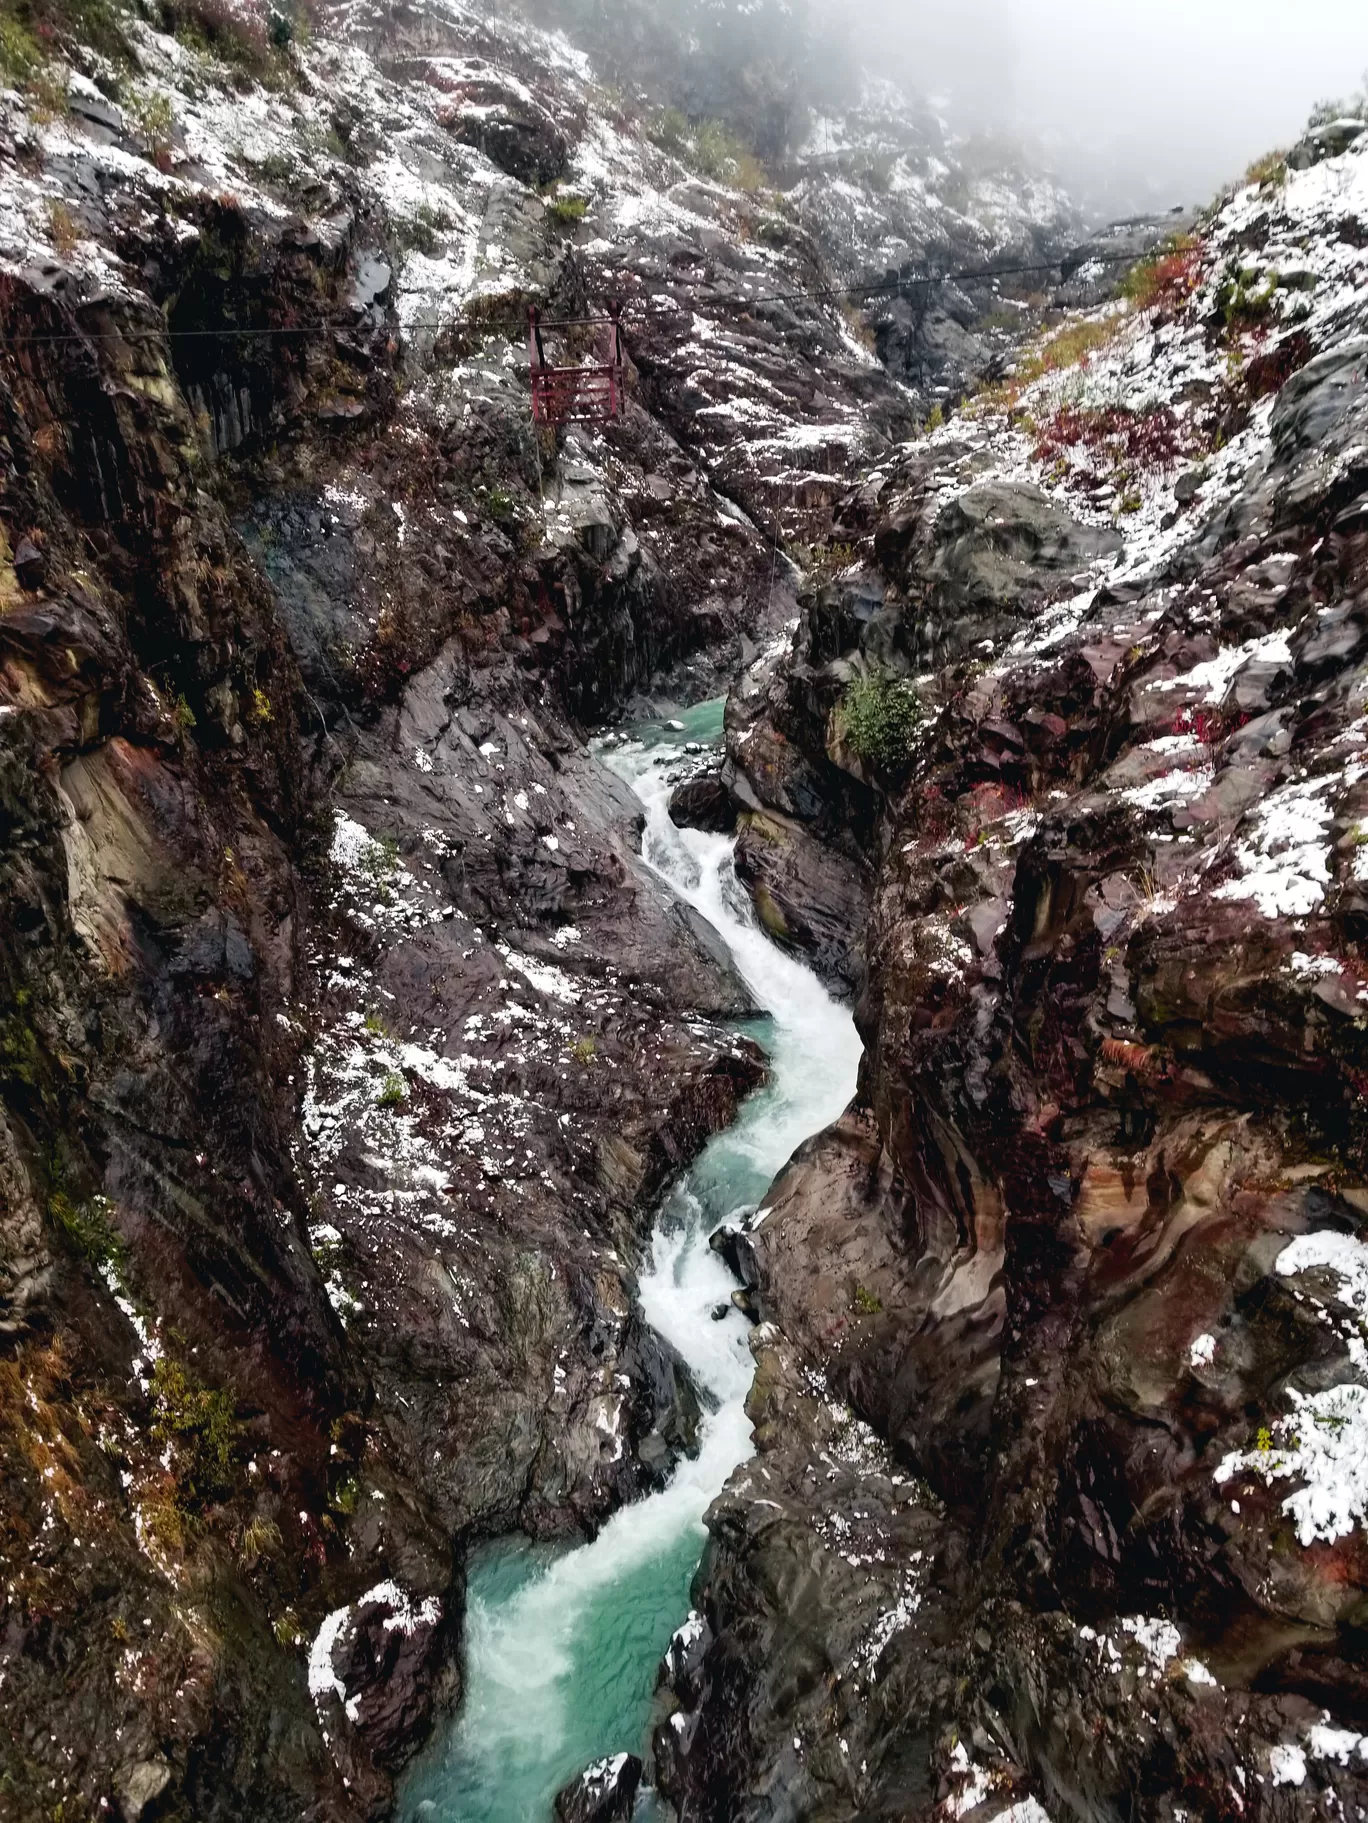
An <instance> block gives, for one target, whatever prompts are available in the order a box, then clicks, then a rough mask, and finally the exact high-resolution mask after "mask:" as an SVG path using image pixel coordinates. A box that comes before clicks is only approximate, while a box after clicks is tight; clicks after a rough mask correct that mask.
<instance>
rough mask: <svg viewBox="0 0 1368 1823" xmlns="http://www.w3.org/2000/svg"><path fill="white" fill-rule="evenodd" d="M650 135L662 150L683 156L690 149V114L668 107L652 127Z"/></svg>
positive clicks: (673, 155)
mask: <svg viewBox="0 0 1368 1823" xmlns="http://www.w3.org/2000/svg"><path fill="white" fill-rule="evenodd" d="M650 137H651V139H652V140H654V142H655V144H656V145H658V146H659V147H660V149H661V151H662V152H668V153H669V154H670V155H671V157H672V158H683V157H684V155H685V153H686V152H687V151H688V150H689V120H688V116H687V115H686V114H683V113H681V111H680V110H679V109H678V108H666V109H665V111H664V113H663V114H661V115H660V116H659V117H658V119H657V120H656V122H655V124H654V126H653V127H652V128H651V129H650Z"/></svg>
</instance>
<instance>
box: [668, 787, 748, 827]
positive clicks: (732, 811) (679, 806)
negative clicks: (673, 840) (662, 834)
mask: <svg viewBox="0 0 1368 1823" xmlns="http://www.w3.org/2000/svg"><path fill="white" fill-rule="evenodd" d="M670 821H671V822H672V823H674V824H676V825H677V826H678V827H679V828H680V829H703V830H706V831H707V832H708V833H709V834H710V835H721V836H729V835H731V833H732V831H733V830H734V829H735V828H736V805H735V802H734V801H733V799H732V795H731V792H730V791H729V790H728V789H727V786H726V784H725V783H724V781H723V779H722V776H721V774H720V773H717V772H707V773H702V774H700V775H699V776H698V777H697V778H692V779H686V780H685V781H684V783H683V784H682V785H680V786H678V787H677V788H676V790H675V792H674V793H673V795H672V796H671V798H670Z"/></svg>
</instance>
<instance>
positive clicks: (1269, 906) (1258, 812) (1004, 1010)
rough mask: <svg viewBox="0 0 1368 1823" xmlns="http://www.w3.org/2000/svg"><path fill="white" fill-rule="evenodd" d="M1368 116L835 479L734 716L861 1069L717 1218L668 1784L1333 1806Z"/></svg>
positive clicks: (1343, 1482) (1104, 1804) (1033, 1799)
mask: <svg viewBox="0 0 1368 1823" xmlns="http://www.w3.org/2000/svg"><path fill="white" fill-rule="evenodd" d="M1357 143H1358V138H1357V136H1355V137H1354V138H1353V141H1352V143H1351V147H1350V149H1349V150H1347V151H1346V150H1344V149H1343V148H1342V147H1341V149H1340V150H1338V151H1337V152H1336V151H1334V150H1332V149H1331V148H1330V147H1328V146H1327V148H1326V156H1325V157H1324V158H1323V159H1322V160H1321V161H1320V162H1318V163H1317V164H1316V165H1315V166H1314V167H1313V168H1311V169H1308V170H1307V171H1306V172H1305V173H1303V174H1301V175H1298V174H1296V173H1294V174H1293V175H1292V176H1291V177H1290V179H1289V181H1288V184H1287V187H1286V189H1285V190H1283V189H1278V188H1276V187H1274V186H1269V187H1267V188H1265V189H1259V188H1256V187H1252V186H1251V187H1248V188H1246V189H1244V190H1241V191H1240V192H1238V193H1237V194H1236V195H1235V196H1234V197H1233V198H1231V199H1229V200H1228V201H1227V202H1226V203H1225V204H1224V205H1223V207H1222V208H1221V209H1220V210H1218V211H1217V212H1216V214H1215V215H1214V216H1213V217H1212V219H1211V220H1210V221H1209V222H1208V223H1206V224H1205V225H1204V227H1203V230H1202V242H1201V245H1200V246H1192V247H1188V248H1186V249H1184V250H1183V251H1182V252H1181V253H1180V254H1178V255H1175V257H1174V260H1173V262H1172V263H1171V264H1170V265H1169V266H1168V267H1167V268H1166V269H1165V270H1164V271H1163V272H1162V273H1161V272H1159V271H1158V270H1157V269H1156V272H1155V286H1156V295H1155V297H1154V298H1153V299H1152V301H1149V302H1147V303H1146V304H1145V305H1144V306H1143V307H1142V308H1141V309H1139V310H1135V311H1132V312H1130V313H1124V312H1112V313H1111V315H1110V318H1108V317H1099V318H1096V319H1094V321H1095V323H1096V324H1097V327H1096V330H1095V332H1094V331H1088V332H1086V337H1085V339H1087V338H1088V337H1091V336H1092V335H1093V334H1094V333H1095V335H1096V340H1095V341H1093V342H1092V353H1091V357H1090V362H1089V365H1088V367H1087V369H1086V371H1082V372H1080V371H1078V370H1071V371H1068V372H1067V373H1059V372H1055V373H1052V372H1050V371H1049V367H1048V363H1037V365H1036V367H1035V368H1034V369H1033V368H1032V366H1031V364H1030V362H1029V361H1027V362H1025V363H1023V364H1022V369H1021V372H1020V375H1019V377H1018V380H1017V382H1016V383H1015V385H1011V384H1009V385H1008V387H1007V388H1006V389H1005V391H1004V392H1003V394H1002V395H1001V396H1000V397H998V398H996V399H987V400H985V401H983V402H981V404H980V405H979V406H978V407H977V408H976V409H975V410H974V411H973V412H972V413H969V414H966V416H965V417H964V418H963V419H961V420H959V421H956V422H954V423H952V424H950V425H949V426H947V427H946V429H945V430H944V431H943V432H940V433H938V434H937V435H936V436H934V437H933V438H931V439H930V440H929V441H928V442H926V443H924V444H921V445H919V446H917V448H916V449H915V450H914V451H911V452H908V453H906V454H905V455H903V456H902V457H900V458H899V459H898V461H897V462H896V463H894V464H893V465H890V466H888V467H885V468H884V469H882V470H881V471H880V472H879V473H878V474H876V475H875V476H874V477H872V478H871V479H870V480H869V481H868V482H866V484H865V485H864V486H863V487H862V488H861V489H860V490H859V491H858V492H857V493H856V494H853V495H852V496H851V497H850V498H849V499H848V500H847V502H846V503H845V504H844V505H843V506H842V507H841V508H840V509H839V510H838V524H839V525H840V526H841V527H842V528H843V529H844V530H845V531H847V532H848V533H849V534H850V541H849V548H848V549H846V550H844V551H842V553H841V559H840V561H838V562H834V563H833V564H832V566H831V567H832V569H833V571H834V573H833V574H831V575H829V576H828V577H825V578H814V580H813V582H812V584H811V585H810V586H809V588H808V589H807V591H806V592H805V595H804V599H803V618H802V624H801V626H800V628H799V631H798V634H797V636H796V638H795V641H794V643H793V646H792V649H791V651H790V653H789V654H788V655H787V656H785V657H784V658H782V659H780V660H778V661H773V660H771V661H768V662H767V664H766V665H765V666H763V667H761V668H760V669H758V670H757V671H756V672H755V673H754V674H753V676H752V678H751V680H750V683H749V684H748V686H747V687H746V689H745V690H743V691H742V692H740V693H739V694H738V697H737V698H736V700H735V701H734V702H733V704H732V706H731V709H730V710H729V717H728V724H729V725H728V734H729V752H730V758H731V766H732V769H733V771H734V772H735V773H736V775H737V776H738V779H744V780H745V781H746V783H747V784H748V785H749V788H750V789H751V791H752V792H753V793H754V795H755V796H756V797H757V798H758V799H762V800H763V801H765V802H767V803H769V804H773V805H781V806H782V808H783V811H784V814H786V815H797V816H800V817H801V819H802V821H803V824H804V827H805V828H806V829H807V830H808V832H809V833H810V835H811V836H812V839H814V840H822V839H825V840H827V841H832V840H835V839H837V837H836V832H839V831H844V832H855V833H856V834H857V835H858V838H859V840H860V843H861V846H862V848H863V850H864V852H865V854H866V855H867V857H868V859H869V860H870V862H871V863H872V864H873V865H874V867H875V868H876V874H875V879H874V884H873V891H872V894H871V897H870V914H869V921H868V925H867V928H866V933H865V949H866V956H867V968H868V976H867V985H866V988H865V992H864V995H863V998H862V1000H861V1004H860V1009H859V1023H860V1026H861V1030H862V1032H863V1034H864V1036H865V1038H866V1043H867V1057H866V1066H865V1072H864V1076H863V1079H862V1086H861V1093H860V1096H859V1098H858V1100H857V1102H856V1104H855V1106H854V1107H853V1108H852V1110H851V1111H850V1112H849V1113H848V1114H847V1116H846V1117H845V1118H844V1119H843V1120H842V1121H841V1122H839V1123H838V1124H837V1125H836V1126H835V1127H834V1128H832V1129H831V1130H830V1131H828V1132H827V1133H826V1134H824V1135H822V1136H820V1137H819V1138H817V1139H816V1140H814V1141H812V1142H811V1143H810V1144H809V1145H808V1146H806V1147H804V1148H803V1149H802V1151H800V1153H799V1154H798V1156H797V1157H796V1158H795V1160H794V1161H793V1163H792V1164H791V1166H790V1167H789V1169H788V1171H787V1172H786V1173H785V1174H784V1175H783V1176H782V1177H781V1179H780V1180H779V1182H778V1183H777V1184H776V1186H775V1187H774V1189H773V1190H772V1192H771V1194H770V1196H769V1197H768V1199H767V1200H766V1203H765V1205H764V1206H763V1207H762V1209H761V1210H760V1212H759V1213H758V1215H757V1216H755V1217H754V1218H752V1219H751V1220H750V1221H748V1222H747V1223H746V1224H744V1231H743V1232H741V1233H739V1234H737V1235H736V1236H734V1237H731V1238H729V1239H727V1240H726V1241H725V1242H724V1243H721V1244H725V1245H726V1247H727V1248H728V1249H729V1250H730V1252H731V1253H732V1254H733V1255H734V1257H735V1259H736V1261H737V1263H738V1265H739V1266H740V1268H741V1269H742V1270H743V1271H744V1273H745V1275H746V1276H747V1278H748V1280H749V1281H750V1284H751V1287H752V1296H753V1297H754V1299H755V1300H756V1302H757V1305H758V1308H759V1312H760V1314H761V1316H762V1317H763V1318H764V1319H765V1322H764V1323H763V1324H762V1326H761V1328H760V1329H758V1330H757V1332H756V1339H755V1351H756V1356H757V1362H758V1367H759V1373H758V1378H757V1383H756V1389H755V1392H754V1395H753V1399H752V1410H753V1414H754V1416H755V1419H756V1423H757V1439H758V1443H759V1446H760V1449H759V1455H758V1456H757V1458H756V1460H755V1462H754V1463H751V1464H748V1465H747V1466H746V1467H745V1468H744V1469H742V1470H740V1471H738V1472H737V1474H736V1475H735V1476H734V1477H733V1480H732V1482H731V1484H730V1485H729V1487H728V1490H727V1492H726V1493H725V1494H724V1495H723V1496H722V1498H721V1499H720V1500H719V1501H718V1503H717V1504H716V1505H715V1507H714V1508H713V1510H712V1512H711V1514H710V1515H709V1528H710V1532H711V1543H710V1546H709V1552H708V1556H707V1558H706V1560H705V1564H704V1567H703V1570H702V1572H701V1573H700V1576H699V1579H698V1582H697V1585H696V1589H695V1600H696V1605H697V1608H698V1618H697V1635H698V1642H699V1645H700V1647H701V1650H698V1651H696V1652H695V1653H693V1655H692V1656H691V1655H689V1654H687V1653H685V1652H683V1650H682V1648H681V1650H680V1651H679V1652H678V1653H676V1654H675V1655H674V1657H672V1659H671V1661H669V1676H670V1678H671V1680H672V1685H673V1689H674V1692H675V1697H676V1700H677V1703H678V1709H677V1712H676V1713H675V1714H673V1715H671V1716H670V1717H669V1718H668V1719H667V1721H666V1722H665V1724H664V1725H663V1726H662V1727H661V1728H660V1730H659V1732H658V1734H657V1742H656V1750H657V1758H658V1763H659V1765H660V1767H661V1769H662V1776H663V1778H664V1780H665V1782H666V1784H667V1787H668V1789H669V1790H670V1791H671V1793H672V1794H673V1795H674V1796H675V1798H676V1800H677V1801H678V1802H680V1803H681V1804H682V1805H683V1806H684V1807H685V1810H686V1814H688V1815H690V1816H697V1817H699V1818H716V1819H718V1820H719V1823H720V1820H721V1819H722V1818H724V1817H725V1818H727V1819H729V1823H730V1820H733V1819H738V1818H754V1819H760V1818H777V1817H780V1816H784V1817H817V1816H821V1817H823V1818H839V1817H848V1818H855V1817H857V1816H858V1817H871V1816H889V1817H892V1816H898V1817H918V1818H920V1817H927V1818H930V1817H945V1818H948V1817H952V1816H953V1817H971V1818H977V1817H980V1816H981V1817H983V1818H985V1819H986V1818H988V1817H993V1816H999V1815H1010V1816H1012V1817H1019V1818H1027V1817H1030V1818H1040V1817H1051V1818H1056V1819H1059V1818H1064V1817H1078V1818H1106V1817H1119V1816H1123V1815H1126V1816H1143V1817H1147V1818H1155V1819H1159V1818H1163V1819H1173V1818H1178V1817H1184V1816H1189V1817H1191V1816H1203V1817H1232V1818H1233V1817H1236V1816H1245V1815H1249V1814H1254V1813H1255V1812H1257V1814H1260V1815H1278V1816H1286V1817H1308V1818H1309V1817H1312V1816H1321V1815H1331V1814H1334V1815H1338V1814H1340V1813H1341V1811H1344V1812H1352V1811H1353V1810H1354V1809H1355V1808H1356V1807H1357V1806H1359V1805H1361V1804H1363V1802H1364V1801H1365V1792H1366V1791H1368V1755H1365V1752H1364V1735H1363V1732H1362V1731H1363V1728H1364V1725H1365V1720H1366V1719H1368V1718H1366V1717H1365V1710H1364V1683H1363V1676H1362V1670H1361V1658H1362V1637H1363V1636H1362V1626H1363V1617H1364V1612H1365V1606H1364V1604H1365V1566H1366V1564H1368V1559H1365V1551H1364V1536H1365V1534H1364V1525H1365V1520H1366V1519H1368V1505H1366V1504H1365V1493H1364V1482H1363V1476H1362V1464H1363V1459H1364V1458H1363V1449H1364V1432H1363V1428H1362V1426H1363V1414H1364V1410H1365V1401H1368V1385H1366V1384H1365V1374H1364V1353H1363V1337H1362V1334H1361V1323H1362V1315H1363V1296H1364V1292H1363V1287H1364V1284H1365V1282H1368V1277H1366V1275H1368V1243H1366V1242H1365V1240H1364V1238H1363V1237H1364V1218H1365V1211H1368V1178H1366V1177H1365V1154H1364V1108H1365V1103H1364V1099H1363V1089H1364V1086H1365V1077H1364V1075H1363V1067H1364V1064H1363V1058H1362V1056H1361V1048H1362V1042H1363V1033H1364V1029H1365V1026H1364V1017H1363V1008H1364V1005H1365V995H1368V989H1365V988H1364V987H1363V985H1362V981H1363V979H1364V964H1363V960H1362V958H1361V956H1360V943H1361V939H1362V936H1363V925H1362V913H1363V884H1362V881H1361V879H1360V874H1361V873H1362V871H1363V870H1362V868H1361V866H1360V864H1359V861H1358V855H1359V852H1360V849H1359V844H1360V839H1361V837H1360V821H1361V817H1362V813H1363V803H1362V801H1361V799H1362V793H1363V791H1364V789H1365V779H1368V770H1366V769H1365V764H1364V758H1363V756H1364V753H1365V751H1368V748H1366V747H1365V739H1366V737H1365V733H1364V726H1363V711H1364V701H1365V688H1366V685H1365V674H1364V671H1363V657H1364V652H1365V645H1364V641H1365V638H1366V637H1368V630H1366V629H1365V625H1364V624H1363V622H1364V611H1365V602H1366V601H1368V593H1366V591H1368V544H1366V543H1365V522H1364V518H1363V513H1362V505H1363V501H1364V499H1365V488H1366V487H1368V467H1365V455H1364V448H1365V446H1364V442H1363V437H1362V421H1363V418H1362V414H1363V409H1364V391H1363V388H1364V377H1365V366H1364V359H1363V333H1364V328H1365V324H1368V317H1366V316H1365V298H1366V297H1368V291H1365V267H1364V262H1363V255H1362V252H1361V250H1360V249H1359V248H1358V247H1357V246H1355V245H1354V244H1353V242H1354V241H1355V240H1356V239H1357V237H1356V236H1354V237H1351V240H1350V241H1349V242H1346V241H1345V240H1344V238H1343V235H1342V226H1341V225H1342V222H1343V220H1344V219H1345V217H1346V215H1352V216H1353V217H1354V218H1355V219H1358V218H1359V216H1360V215H1362V214H1363V213H1364V212H1365V211H1368V159H1365V158H1364V156H1363V155H1362V152H1361V150H1355V149H1353V146H1354V145H1357ZM1256 245H1257V248H1258V252H1257V254H1251V253H1250V252H1249V249H1250V248H1251V247H1254V246H1256ZM1237 250H1238V251H1237ZM1294 250H1295V251H1294ZM1236 259H1238V260H1239V261H1248V262H1249V263H1250V266H1251V270H1250V273H1249V275H1248V278H1247V281H1246V282H1247V284H1248V285H1249V286H1252V287H1253V293H1254V295H1259V296H1261V297H1262V299H1263V301H1262V303H1261V304H1259V305H1258V306H1257V307H1254V306H1247V305H1245V304H1243V303H1241V302H1240V301H1239V297H1238V295H1237V290H1238V283H1239V281H1237V280H1236V279H1235V278H1233V277H1232V276H1231V264H1230V262H1231V261H1232V260H1236ZM1291 262H1295V264H1296V267H1297V270H1298V271H1301V272H1305V274H1306V275H1307V276H1306V278H1305V280H1304V281H1299V283H1300V284H1301V287H1302V288H1301V289H1298V290H1295V291H1294V290H1293V289H1292V287H1291V286H1290V285H1284V284H1283V283H1282V282H1281V279H1280V278H1279V274H1280V273H1281V272H1282V270H1283V268H1284V264H1285V263H1291ZM1042 366H1043V367H1044V371H1043V372H1042V371H1041V367H1042ZM1184 477H1186V480H1184ZM947 588H949V589H953V591H954V602H953V609H952V610H951V611H949V612H947V610H946V597H945V591H946V590H947ZM945 628H951V629H953V635H954V637H953V640H952V641H951V642H949V643H946V642H945V641H944V640H943V629H945ZM874 675H883V676H884V677H885V680H886V682H887V684H888V687H889V688H890V689H894V690H901V691H903V692H904V693H907V692H912V693H914V694H915V696H916V699H917V701H918V702H919V703H920V706H921V711H922V717H921V723H920V726H919V727H917V728H916V729H915V731H914V732H913V733H912V734H911V735H910V736H909V737H908V738H907V739H906V740H905V742H904V743H903V745H902V746H901V748H900V750H898V751H896V752H892V753H890V752H889V751H887V750H885V751H881V752H874V753H871V752H865V753H863V754H862V753H860V752H852V748H851V734H850V722H849V719H848V713H849V712H848V710H846V709H843V704H847V703H848V702H849V700H850V698H849V695H848V692H849V691H850V689H851V687H852V684H853V683H854V682H855V681H856V680H858V679H860V678H867V677H870V676H874ZM900 680H901V681H900ZM894 725H895V726H897V727H902V726H903V725H904V724H902V723H897V724H894ZM675 1658H678V1660H679V1662H678V1663H675ZM686 1660H687V1662H685V1661H686Z"/></svg>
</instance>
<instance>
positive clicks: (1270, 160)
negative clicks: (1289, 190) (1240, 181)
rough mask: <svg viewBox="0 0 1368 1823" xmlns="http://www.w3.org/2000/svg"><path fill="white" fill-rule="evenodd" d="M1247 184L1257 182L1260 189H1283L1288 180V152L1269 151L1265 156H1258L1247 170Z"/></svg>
mask: <svg viewBox="0 0 1368 1823" xmlns="http://www.w3.org/2000/svg"><path fill="white" fill-rule="evenodd" d="M1244 180H1245V183H1246V184H1257V185H1258V187H1259V189H1261V190H1262V189H1265V188H1267V189H1272V190H1281V189H1282V187H1283V186H1284V184H1286V182H1287V154H1286V152H1269V153H1267V154H1266V155H1265V156H1264V157H1263V158H1256V159H1255V160H1254V163H1253V164H1252V165H1251V166H1250V167H1249V169H1248V170H1247V171H1246V172H1245V179H1244Z"/></svg>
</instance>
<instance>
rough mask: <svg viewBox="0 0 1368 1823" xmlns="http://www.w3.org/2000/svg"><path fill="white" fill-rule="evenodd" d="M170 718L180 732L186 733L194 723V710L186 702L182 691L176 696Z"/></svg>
mask: <svg viewBox="0 0 1368 1823" xmlns="http://www.w3.org/2000/svg"><path fill="white" fill-rule="evenodd" d="M171 720H172V721H173V722H174V723H175V724H176V726H177V728H179V729H180V731H181V733H182V734H187V733H188V732H189V731H190V729H191V728H193V727H194V725H195V712H194V710H193V709H192V708H191V707H190V705H189V703H188V702H186V700H185V693H184V691H182V692H181V694H180V695H179V696H178V697H177V698H176V705H175V707H174V708H173V709H172V711H171Z"/></svg>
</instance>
